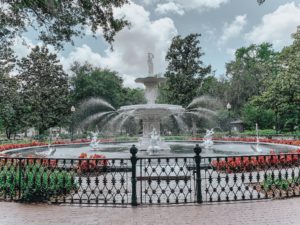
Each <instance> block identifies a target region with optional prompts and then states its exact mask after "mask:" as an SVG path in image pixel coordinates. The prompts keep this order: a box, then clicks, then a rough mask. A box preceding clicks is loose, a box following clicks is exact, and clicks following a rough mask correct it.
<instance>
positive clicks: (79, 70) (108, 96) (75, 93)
mask: <svg viewBox="0 0 300 225" xmlns="http://www.w3.org/2000/svg"><path fill="white" fill-rule="evenodd" d="M72 71H73V73H74V76H73V77H72V79H71V86H72V101H73V104H75V105H76V104H77V103H80V102H82V101H84V100H87V99H89V98H91V97H98V98H102V99H103V100H105V101H107V102H109V103H110V104H112V105H113V106H114V107H116V108H118V107H120V106H122V105H127V104H138V103H143V102H145V99H144V92H143V90H141V89H131V88H125V87H123V79H122V78H121V77H120V76H119V75H118V73H117V72H115V71H111V70H109V69H102V68H97V67H92V66H91V65H89V64H88V63H85V64H83V65H81V64H79V63H74V64H73V66H72Z"/></svg>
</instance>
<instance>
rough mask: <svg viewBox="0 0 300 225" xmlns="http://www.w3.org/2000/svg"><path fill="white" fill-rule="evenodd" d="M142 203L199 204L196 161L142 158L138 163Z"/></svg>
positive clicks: (139, 194) (188, 158)
mask: <svg viewBox="0 0 300 225" xmlns="http://www.w3.org/2000/svg"><path fill="white" fill-rule="evenodd" d="M137 168H138V170H137V181H138V182H137V183H138V202H140V204H179V203H193V202H195V182H194V170H193V168H194V158H193V157H159V158H155V157H153V158H151V157H149V158H139V159H138V162H137Z"/></svg>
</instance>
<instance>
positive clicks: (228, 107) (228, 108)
mask: <svg viewBox="0 0 300 225" xmlns="http://www.w3.org/2000/svg"><path fill="white" fill-rule="evenodd" d="M226 108H227V110H228V120H229V136H231V124H230V120H231V118H230V110H231V105H230V103H229V102H228V103H227V105H226Z"/></svg>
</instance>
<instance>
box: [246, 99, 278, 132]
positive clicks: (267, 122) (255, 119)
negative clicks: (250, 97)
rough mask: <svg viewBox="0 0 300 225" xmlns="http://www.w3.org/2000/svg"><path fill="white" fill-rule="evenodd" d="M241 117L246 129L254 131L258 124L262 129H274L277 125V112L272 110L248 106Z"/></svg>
mask: <svg viewBox="0 0 300 225" xmlns="http://www.w3.org/2000/svg"><path fill="white" fill-rule="evenodd" d="M241 115H242V121H243V122H244V124H245V128H246V129H253V130H254V129H255V126H256V125H255V124H256V123H257V124H258V125H259V128H260V129H267V128H273V126H274V124H275V112H274V111H273V110H271V109H264V108H262V107H258V106H253V105H250V104H246V105H245V106H244V107H243V108H242V113H241Z"/></svg>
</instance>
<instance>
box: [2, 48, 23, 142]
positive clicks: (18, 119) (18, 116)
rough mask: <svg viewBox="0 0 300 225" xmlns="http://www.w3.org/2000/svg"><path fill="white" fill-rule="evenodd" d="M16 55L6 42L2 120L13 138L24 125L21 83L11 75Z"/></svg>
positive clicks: (3, 125)
mask: <svg viewBox="0 0 300 225" xmlns="http://www.w3.org/2000/svg"><path fill="white" fill-rule="evenodd" d="M15 62H16V60H15V56H14V54H13V51H12V49H11V48H10V47H8V45H7V44H6V43H1V48H0V120H1V125H2V127H3V129H4V131H5V134H6V137H7V138H8V139H10V138H11V135H12V134H16V132H17V131H19V130H20V129H21V127H22V104H21V99H20V95H19V93H18V89H19V83H18V80H17V79H16V78H15V77H12V76H10V74H11V72H12V70H13V69H14V66H15Z"/></svg>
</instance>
